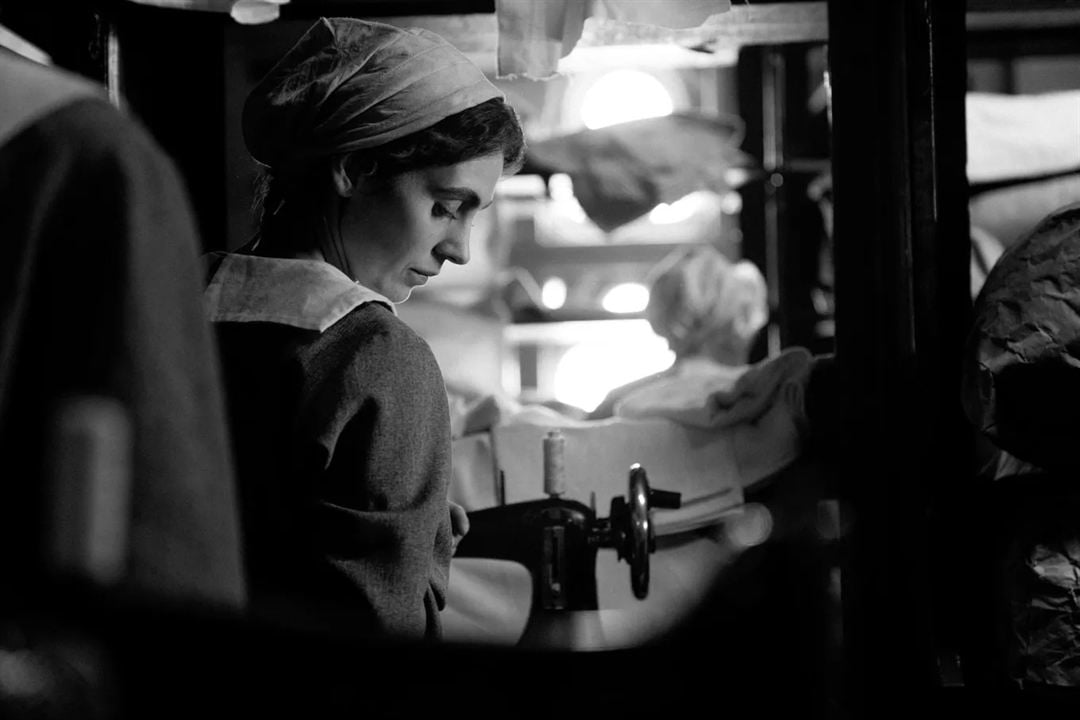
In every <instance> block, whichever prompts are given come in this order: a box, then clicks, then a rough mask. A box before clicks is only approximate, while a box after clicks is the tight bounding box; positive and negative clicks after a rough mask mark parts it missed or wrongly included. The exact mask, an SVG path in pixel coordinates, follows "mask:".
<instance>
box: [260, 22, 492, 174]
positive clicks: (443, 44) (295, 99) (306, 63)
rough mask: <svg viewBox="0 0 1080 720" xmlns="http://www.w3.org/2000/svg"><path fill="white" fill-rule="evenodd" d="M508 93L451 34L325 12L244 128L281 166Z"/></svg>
mask: <svg viewBox="0 0 1080 720" xmlns="http://www.w3.org/2000/svg"><path fill="white" fill-rule="evenodd" d="M496 97H503V93H502V92H501V91H500V90H499V89H498V88H496V87H495V86H494V85H493V84H492V83H491V82H490V81H489V80H488V79H487V78H486V77H485V75H484V73H483V71H482V70H480V68H479V67H477V66H476V65H475V64H474V63H473V62H472V61H471V60H469V59H468V58H467V57H466V56H465V55H464V54H462V53H461V51H459V50H458V49H457V48H455V47H454V46H453V45H451V44H450V43H449V42H448V41H447V40H445V39H444V38H442V37H441V36H439V35H437V34H435V33H433V32H431V31H429V30H424V29H420V28H407V29H405V28H398V27H394V26H393V25H388V24H385V23H379V22H370V21H366V20H357V19H354V18H320V19H319V20H317V21H316V22H315V23H314V24H313V25H312V26H311V27H310V28H309V29H308V30H307V32H305V33H304V35H303V37H301V38H300V40H299V41H297V43H296V44H295V45H294V46H293V47H292V49H290V50H289V51H288V52H287V53H286V54H285V56H284V57H282V58H281V60H280V61H278V63H277V64H276V65H275V66H274V67H273V68H272V69H271V70H270V72H269V73H268V74H267V75H266V77H264V78H263V79H262V80H261V81H259V83H258V84H257V85H256V86H255V87H254V89H252V91H251V92H250V94H249V95H248V98H247V101H246V102H245V104H244V111H243V120H242V123H243V133H244V142H245V143H246V144H247V147H248V151H249V152H250V153H251V155H252V156H253V157H254V158H255V159H256V160H258V161H259V162H260V163H262V164H264V165H268V166H270V167H272V168H275V169H280V168H282V167H287V166H291V165H297V164H301V163H303V162H304V161H306V160H310V159H313V158H319V157H328V156H331V155H337V154H341V153H347V152H351V151H354V150H362V149H365V148H371V147H376V146H379V145H382V144H384V143H387V142H390V141H391V140H396V139H398V138H401V137H404V136H406V135H409V134H410V133H413V132H416V131H418V130H423V129H424V128H427V127H430V126H432V125H434V124H435V123H437V122H439V121H440V120H442V119H444V118H446V117H449V116H450V115H453V114H455V113H458V112H461V111H462V110H466V109H468V108H470V107H473V106H475V105H479V104H480V103H482V102H485V101H487V100H490V99H492V98H496Z"/></svg>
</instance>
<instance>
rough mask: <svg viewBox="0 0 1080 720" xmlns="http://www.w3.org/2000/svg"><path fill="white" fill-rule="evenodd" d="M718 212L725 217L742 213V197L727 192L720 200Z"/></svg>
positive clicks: (733, 192) (732, 191) (730, 191)
mask: <svg viewBox="0 0 1080 720" xmlns="http://www.w3.org/2000/svg"><path fill="white" fill-rule="evenodd" d="M720 211H721V212H723V213H724V214H725V215H738V214H739V213H740V212H742V195H740V194H739V193H737V192H735V191H734V190H729V191H727V192H726V193H724V197H722V198H720Z"/></svg>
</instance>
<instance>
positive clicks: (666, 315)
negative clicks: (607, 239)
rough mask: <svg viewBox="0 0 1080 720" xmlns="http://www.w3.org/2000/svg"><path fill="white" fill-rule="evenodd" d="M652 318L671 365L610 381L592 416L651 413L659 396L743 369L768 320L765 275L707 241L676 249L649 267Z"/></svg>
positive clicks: (693, 392) (721, 384)
mask: <svg viewBox="0 0 1080 720" xmlns="http://www.w3.org/2000/svg"><path fill="white" fill-rule="evenodd" d="M650 276H651V279H650V281H649V305H648V307H647V308H646V311H645V314H646V317H647V318H648V320H649V325H650V326H651V327H652V329H653V332H655V333H656V334H657V335H659V336H660V337H662V338H664V339H665V340H666V341H667V343H668V347H670V348H671V350H672V352H674V353H675V362H674V363H673V364H672V366H671V367H670V368H668V369H667V370H664V371H662V372H659V373H655V374H653V375H649V376H647V377H644V378H641V379H639V380H635V381H633V382H630V383H627V384H626V385H622V386H620V387H617V388H615V389H613V390H612V391H611V392H609V393H608V394H607V396H606V397H605V398H604V400H603V402H601V403H600V405H599V406H597V408H596V409H594V410H593V411H592V412H591V413H590V414H589V419H590V420H600V419H603V418H608V417H612V416H613V415H621V416H638V415H642V414H645V415H648V414H651V413H650V409H651V408H653V407H654V406H655V405H656V404H657V403H660V404H663V405H669V404H671V403H672V402H675V403H678V402H681V401H682V400H684V399H686V397H687V394H689V397H690V399H692V400H693V401H694V402H698V401H700V399H701V398H703V397H704V396H705V395H706V394H707V391H708V390H715V389H721V388H728V387H730V386H731V385H732V384H734V382H735V380H737V379H738V377H739V376H740V375H742V374H743V372H745V370H746V369H747V363H748V362H749V360H750V352H751V349H752V346H753V343H754V340H755V339H756V338H757V335H758V332H759V331H760V330H761V328H762V327H764V326H765V323H766V322H767V320H768V316H769V311H768V297H767V293H768V290H767V288H766V285H765V278H764V277H762V275H761V271H760V270H758V269H757V266H756V265H754V264H753V263H752V262H750V261H749V260H740V261H739V262H736V263H732V262H731V261H730V260H728V259H727V258H726V257H725V256H724V255H723V254H722V253H721V252H720V251H719V250H717V249H716V248H714V247H713V246H711V245H702V246H700V247H694V248H692V249H690V250H679V251H676V252H675V253H672V254H671V255H669V256H668V257H667V258H665V259H664V260H663V261H661V262H660V264H659V265H657V266H656V267H655V268H653V270H652V272H651V273H650Z"/></svg>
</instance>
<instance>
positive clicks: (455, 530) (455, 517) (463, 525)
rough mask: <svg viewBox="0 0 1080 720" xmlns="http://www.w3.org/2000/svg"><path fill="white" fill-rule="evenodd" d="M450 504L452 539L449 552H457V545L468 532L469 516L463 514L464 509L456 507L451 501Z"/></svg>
mask: <svg viewBox="0 0 1080 720" xmlns="http://www.w3.org/2000/svg"><path fill="white" fill-rule="evenodd" d="M449 503H450V533H451V535H452V539H451V541H450V549H451V552H453V551H454V550H457V546H458V543H459V542H461V538H463V537H465V535H466V534H467V533H468V532H469V516H468V514H467V513H466V512H465V508H463V507H461V506H460V505H458V504H457V503H456V502H454V501H453V500H450V501H449Z"/></svg>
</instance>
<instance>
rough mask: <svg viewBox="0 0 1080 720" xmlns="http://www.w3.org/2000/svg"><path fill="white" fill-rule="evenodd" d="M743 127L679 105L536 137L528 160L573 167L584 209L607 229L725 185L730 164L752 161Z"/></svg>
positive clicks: (546, 166) (553, 168)
mask: <svg viewBox="0 0 1080 720" xmlns="http://www.w3.org/2000/svg"><path fill="white" fill-rule="evenodd" d="M742 132H743V128H742V127H741V126H740V125H739V124H738V123H737V122H733V121H731V120H730V119H728V118H722V117H719V116H714V115H708V114H703V113H692V112H678V113H673V114H671V115H665V116H663V117H654V118H644V119H641V120H633V121H630V122H624V123H619V124H618V125H610V126H608V127H603V128H597V129H595V130H582V131H579V132H574V133H571V134H568V135H561V136H556V137H551V138H547V139H544V140H540V141H537V142H533V143H531V144H530V145H529V150H528V161H527V164H528V165H529V166H531V167H532V168H533V169H534V170H535V171H537V172H541V173H566V174H568V175H569V176H570V179H571V180H572V181H573V183H574V196H575V197H576V198H577V199H578V201H579V202H580V203H581V207H582V209H583V210H584V211H585V214H586V215H588V216H589V219H590V220H592V221H593V222H594V223H596V225H597V226H598V227H599V228H600V229H601V230H604V231H605V232H607V231H611V230H614V229H615V228H617V227H619V226H621V225H623V224H625V223H628V222H631V221H632V220H636V219H637V218H639V217H642V216H643V215H645V214H647V213H648V212H649V211H650V210H652V209H653V208H654V207H656V206H657V205H658V204H659V203H672V202H675V201H676V200H678V199H679V198H681V197H684V196H685V195H688V194H690V193H692V192H696V191H698V190H711V191H713V192H716V193H718V194H724V193H725V192H727V191H728V190H729V189H730V185H729V183H728V179H727V178H728V174H727V173H726V170H727V169H728V168H732V167H738V168H748V167H753V166H754V162H753V160H752V159H751V158H750V157H749V156H748V155H746V153H744V152H742V151H741V150H739V149H738V147H737V145H738V144H739V143H740V142H741V140H742Z"/></svg>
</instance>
